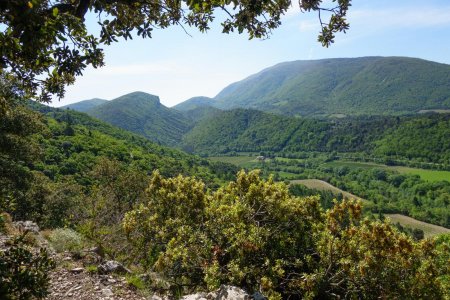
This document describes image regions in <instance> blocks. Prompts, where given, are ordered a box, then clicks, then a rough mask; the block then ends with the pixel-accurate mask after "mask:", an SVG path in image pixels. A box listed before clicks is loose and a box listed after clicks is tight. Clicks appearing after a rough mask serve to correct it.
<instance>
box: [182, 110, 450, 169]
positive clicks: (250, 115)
mask: <svg viewBox="0 0 450 300" xmlns="http://www.w3.org/2000/svg"><path fill="white" fill-rule="evenodd" d="M448 128H450V115H449V114H426V115H414V116H402V117H399V116H397V117H393V116H391V117H389V116H364V117H363V116H361V117H352V118H350V117H348V118H343V119H340V118H338V119H332V120H329V119H324V120H321V119H306V118H288V117H283V116H279V115H274V114H268V113H263V112H260V111H255V110H244V109H236V110H229V111H222V112H219V113H217V112H216V113H214V115H213V116H212V117H209V118H205V119H203V120H201V121H200V122H198V123H197V125H196V126H194V128H193V129H192V130H191V131H189V132H188V133H187V134H186V135H185V136H184V138H183V143H182V145H183V146H182V147H183V149H185V150H187V151H191V152H194V153H199V154H206V155H213V154H226V153H230V152H260V151H265V152H273V153H279V154H281V155H283V153H284V154H286V153H296V152H305V151H315V152H328V153H332V152H341V153H343V152H345V153H356V154H358V153H360V154H361V155H362V156H366V157H367V158H370V157H377V158H383V159H385V160H386V161H388V160H391V161H392V162H397V163H399V164H405V163H407V164H411V163H414V162H417V163H423V166H425V167H426V166H427V163H432V166H433V167H434V168H442V169H447V168H449V166H450V144H449V143H448V141H449V140H450V131H449V130H448Z"/></svg>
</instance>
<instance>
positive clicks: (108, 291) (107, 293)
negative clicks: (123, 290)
mask: <svg viewBox="0 0 450 300" xmlns="http://www.w3.org/2000/svg"><path fill="white" fill-rule="evenodd" d="M102 294H103V295H104V296H106V297H112V296H114V293H113V292H112V291H111V290H110V289H109V288H106V289H102Z"/></svg>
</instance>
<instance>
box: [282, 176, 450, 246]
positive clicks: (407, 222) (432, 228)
mask: <svg viewBox="0 0 450 300" xmlns="http://www.w3.org/2000/svg"><path fill="white" fill-rule="evenodd" d="M291 183H293V184H303V185H304V186H306V187H308V188H311V189H317V190H329V191H332V192H333V193H336V194H337V193H341V194H342V195H344V197H346V198H353V199H360V200H361V201H363V202H366V203H367V200H364V199H362V198H360V197H358V196H355V195H353V194H351V193H348V192H346V191H343V190H341V189H339V188H337V187H335V186H333V185H331V184H329V183H328V182H325V181H323V180H318V179H304V180H292V181H291ZM385 216H386V217H389V219H390V220H391V222H392V223H397V222H398V223H400V224H401V225H402V226H404V227H409V228H417V229H421V230H423V232H424V234H425V237H431V236H434V235H438V234H442V233H450V229H447V228H445V227H442V226H437V225H433V224H429V223H425V222H422V221H419V220H416V219H413V218H411V217H407V216H404V215H400V214H385Z"/></svg>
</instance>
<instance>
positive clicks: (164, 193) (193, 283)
mask: <svg viewBox="0 0 450 300" xmlns="http://www.w3.org/2000/svg"><path fill="white" fill-rule="evenodd" d="M146 194H147V196H146V199H147V202H146V203H143V204H141V205H140V206H139V207H137V208H136V209H134V210H132V211H130V212H128V213H127V214H126V216H125V218H124V221H123V227H124V229H125V231H126V233H127V234H128V237H129V240H130V242H131V243H132V244H133V246H134V250H135V252H134V254H133V256H134V257H135V258H136V259H139V260H140V261H141V262H143V263H145V265H146V266H147V267H148V268H149V269H153V270H156V271H159V272H161V273H162V274H164V275H165V276H166V277H167V279H168V280H169V281H170V282H171V283H172V286H173V288H174V289H175V290H176V291H178V292H179V291H181V290H183V289H185V288H189V289H193V288H197V289H214V288H216V287H217V286H219V285H220V284H233V285H237V286H240V287H244V288H246V289H247V290H248V291H249V292H254V291H260V292H262V293H263V294H265V295H267V296H269V298H270V299H281V298H288V297H290V298H291V299H297V298H302V299H314V298H320V299H326V298H367V299H372V298H374V299H375V298H383V299H396V298H397V299H405V298H408V299H417V298H428V299H440V298H442V297H443V296H444V295H445V293H448V292H446V290H445V289H444V287H443V284H444V283H443V279H444V278H446V277H445V276H448V274H449V270H448V269H446V268H447V267H446V264H445V263H443V262H445V261H446V260H448V259H449V257H448V253H449V252H448V245H446V244H445V243H444V244H443V245H440V248H439V249H440V250H438V248H437V247H435V243H434V241H433V240H425V241H421V242H414V241H413V240H412V239H410V238H408V237H407V236H406V235H404V234H402V233H400V232H398V231H397V230H395V229H394V228H393V227H392V226H391V225H389V224H387V223H382V222H370V221H368V220H362V219H361V205H360V203H358V202H353V201H344V202H342V203H340V204H335V206H334V207H333V208H332V209H330V210H328V211H327V212H324V211H323V210H322V208H321V206H320V204H319V199H318V198H316V197H305V198H297V197H293V196H291V195H290V194H289V192H288V189H287V187H286V186H285V185H284V184H282V183H275V182H273V181H272V180H271V179H269V180H268V181H264V180H262V179H260V177H259V174H258V172H257V171H253V172H250V173H248V174H246V173H245V172H243V171H241V172H240V173H239V174H238V176H237V180H236V181H235V182H231V183H229V184H228V185H227V186H225V187H223V188H221V189H219V190H218V191H216V192H209V191H205V187H204V184H203V183H202V182H200V181H197V180H196V179H194V178H190V177H182V176H178V177H176V178H169V179H164V178H162V177H161V175H160V174H159V173H158V172H156V173H154V174H153V176H152V179H151V183H150V186H149V188H148V189H147V192H146ZM444 248H445V249H444ZM447 278H448V277H447Z"/></svg>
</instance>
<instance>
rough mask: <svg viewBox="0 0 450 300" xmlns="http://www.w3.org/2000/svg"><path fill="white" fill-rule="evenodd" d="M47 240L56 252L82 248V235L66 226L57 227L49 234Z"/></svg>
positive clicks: (74, 250) (73, 250)
mask: <svg viewBox="0 0 450 300" xmlns="http://www.w3.org/2000/svg"><path fill="white" fill-rule="evenodd" d="M49 241H50V243H51V245H52V246H53V248H54V249H55V251H56V252H63V251H71V252H76V251H80V250H81V249H82V248H83V245H84V241H83V237H82V236H81V235H80V234H79V233H77V232H76V231H74V230H72V229H68V228H58V229H55V230H53V231H52V233H50V235H49Z"/></svg>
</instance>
